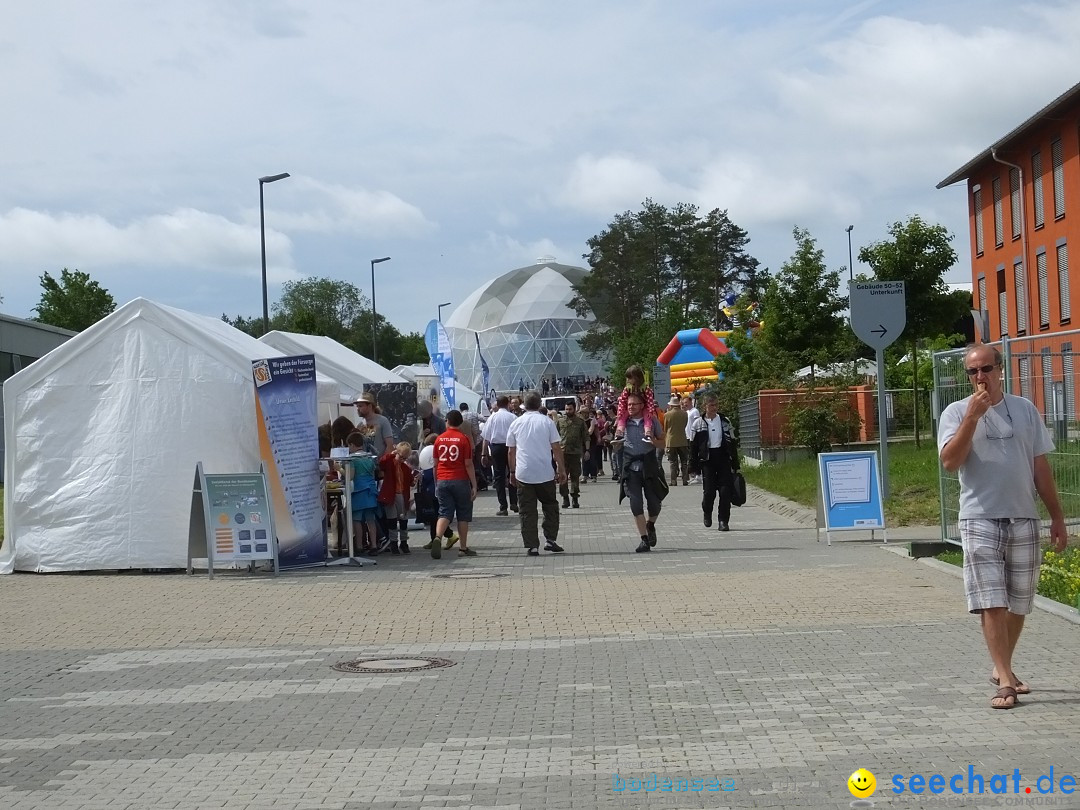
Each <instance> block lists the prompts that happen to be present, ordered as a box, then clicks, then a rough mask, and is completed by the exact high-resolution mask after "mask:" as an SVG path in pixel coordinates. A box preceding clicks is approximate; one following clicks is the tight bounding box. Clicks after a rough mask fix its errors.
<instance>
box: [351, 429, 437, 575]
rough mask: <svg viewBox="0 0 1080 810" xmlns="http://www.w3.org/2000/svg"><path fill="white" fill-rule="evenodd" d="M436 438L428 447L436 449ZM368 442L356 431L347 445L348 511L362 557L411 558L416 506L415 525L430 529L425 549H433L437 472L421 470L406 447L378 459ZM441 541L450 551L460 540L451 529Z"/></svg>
mask: <svg viewBox="0 0 1080 810" xmlns="http://www.w3.org/2000/svg"><path fill="white" fill-rule="evenodd" d="M435 438H436V437H435V436H434V435H431V436H429V437H428V438H427V439H426V440H425V442H424V444H432V443H434V441H435ZM366 439H367V437H366V436H365V435H364V434H363V433H361V432H360V431H353V432H352V433H350V434H349V435H348V438H347V439H346V444H347V446H348V448H349V453H350V456H349V458H348V460H347V463H348V464H349V465H350V468H351V470H350V471H351V473H352V495H351V500H350V503H349V510H350V512H351V515H352V521H353V536H354V537H355V538H356V539H357V542H358V551H359V552H360V553H361V554H368V555H374V554H378V553H379V552H380V551H389V552H390V553H391V554H410V553H412V549H410V548H409V514H410V511H411V510H412V508H413V504H414V501H415V507H416V520H417V522H419V523H423V524H424V525H426V526H427V527H428V533H429V534H430V535H431V542H430V543H428V544H427V545H425V546H424V548H425V549H428V548H430V547H431V544H432V543H434V542H435V525H436V523H437V521H438V511H439V507H438V501H437V500H436V497H435V473H434V470H432V469H428V470H420V469H419V461H418V457H417V454H416V453H415V452H413V448H412V445H411V444H409V443H408V442H399V443H398V444H397V445H396V446H395V447H394V449H393V450H392V451H389V452H386V453H384V454H383V455H381V456H376V455H375V454H374V453H372V452H370V450H371V449H372V448H371V444H370V442H367V441H366ZM414 496H415V497H414ZM443 537H444V538H445V540H446V542H447V548H449V547H450V546H451V545H453V543H454V542H456V541H457V539H458V538H457V535H456V534H455V532H454V531H453V530H452V529H450V528H447V530H446V531H445V532H444V533H443Z"/></svg>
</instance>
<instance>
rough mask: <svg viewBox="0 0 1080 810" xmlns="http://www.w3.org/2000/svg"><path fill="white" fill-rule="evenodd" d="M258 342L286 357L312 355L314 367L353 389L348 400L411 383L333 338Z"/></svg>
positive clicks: (280, 337)
mask: <svg viewBox="0 0 1080 810" xmlns="http://www.w3.org/2000/svg"><path fill="white" fill-rule="evenodd" d="M259 341H260V342H262V343H266V344H267V345H269V346H273V347H274V348H277V349H280V350H281V351H283V352H285V353H286V354H290V355H292V354H313V355H315V367H316V368H317V369H321V370H322V371H324V372H326V373H327V374H328V375H330V376H331V377H333V378H334V379H335V380H337V381H338V382H340V383H342V385H344V386H348V387H349V388H351V389H353V390H351V391H345V390H343V391H342V394H343V395H345V396H347V397H348V396H353V397H355V396H356V395H357V394H359V393H360V392H361V391H363V390H364V386H365V385H370V384H372V383H407V382H410V380H407V379H405V378H404V377H402V376H400V375H398V374H395V373H394V372H392V371H391V370H390V369H388V368H385V367H384V366H380V365H379V364H378V363H376V362H375V361H374V360H370V359H369V358H367V357H364V355H362V354H358V353H356V352H354V351H353V350H352V349H350V348H349V347H348V346H343V345H342V344H340V343H338V342H337V341H336V340H334V339H333V338H328V337H324V336H322V335H302V334H300V333H298V332H281V331H278V330H275V331H273V332H267V333H266V334H265V335H263V336H262V337H261V338H259Z"/></svg>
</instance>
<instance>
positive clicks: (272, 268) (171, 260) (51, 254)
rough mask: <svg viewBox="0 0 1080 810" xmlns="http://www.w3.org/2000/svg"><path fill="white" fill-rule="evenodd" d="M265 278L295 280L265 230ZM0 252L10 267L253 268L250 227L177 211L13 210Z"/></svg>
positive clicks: (283, 247) (255, 239) (281, 249)
mask: <svg viewBox="0 0 1080 810" xmlns="http://www.w3.org/2000/svg"><path fill="white" fill-rule="evenodd" d="M266 249H267V256H268V257H270V256H273V257H274V258H273V261H268V265H267V275H268V277H270V278H271V280H273V281H276V282H279V281H286V280H289V279H292V278H298V277H299V275H298V274H297V272H296V270H295V268H294V267H293V262H292V255H291V254H292V245H291V242H290V240H289V238H288V237H287V236H285V235H284V234H282V233H280V232H278V231H274V230H267V232H266ZM0 255H3V256H4V257H5V260H6V261H7V262H8V263H9V264H11V265H27V266H31V265H32V266H36V267H39V268H41V269H45V270H49V269H59V268H60V267H68V268H73V269H74V268H78V269H81V270H87V269H88V268H92V267H101V266H109V265H126V266H130V267H186V268H192V269H213V270H218V271H224V272H228V273H234V274H239V275H251V274H253V273H258V272H259V267H260V248H259V229H258V225H256V226H254V227H252V226H251V225H241V224H238V223H235V222H230V221H229V220H227V219H225V218H224V217H222V216H219V215H217V214H208V213H206V212H204V211H196V210H194V209H190V208H182V209H178V210H176V211H173V212H172V213H169V214H155V215H151V216H147V217H140V218H136V219H134V220H132V221H130V222H128V223H125V224H115V223H113V222H109V221H108V220H106V219H105V218H104V217H102V216H99V215H97V214H71V213H64V214H55V215H54V214H50V213H47V212H43V211H30V210H27V209H25V208H15V209H12V210H10V211H8V212H7V213H5V214H3V215H0Z"/></svg>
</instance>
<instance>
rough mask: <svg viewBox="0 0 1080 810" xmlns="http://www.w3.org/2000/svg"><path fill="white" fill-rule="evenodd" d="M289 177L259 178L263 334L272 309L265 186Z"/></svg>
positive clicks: (284, 175)
mask: <svg viewBox="0 0 1080 810" xmlns="http://www.w3.org/2000/svg"><path fill="white" fill-rule="evenodd" d="M288 176H289V173H288V172H282V173H281V174H271V175H267V176H266V177H260V178H259V242H260V243H261V244H262V294H263V332H269V331H270V307H269V306H268V305H267V302H266V215H265V214H264V213H263V186H264V185H265V184H267V183H276V182H277V181H278V180H284V179H285V178H286V177H288Z"/></svg>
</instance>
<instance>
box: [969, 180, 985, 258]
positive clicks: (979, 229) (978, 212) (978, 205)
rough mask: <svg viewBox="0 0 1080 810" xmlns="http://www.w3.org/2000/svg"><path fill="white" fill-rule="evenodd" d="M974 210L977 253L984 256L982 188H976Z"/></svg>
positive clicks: (972, 203)
mask: <svg viewBox="0 0 1080 810" xmlns="http://www.w3.org/2000/svg"><path fill="white" fill-rule="evenodd" d="M971 205H972V208H974V210H975V252H976V253H978V254H979V255H982V252H983V224H982V222H983V216H982V214H983V211H982V186H975V190H974V192H973V199H972V201H971Z"/></svg>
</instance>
